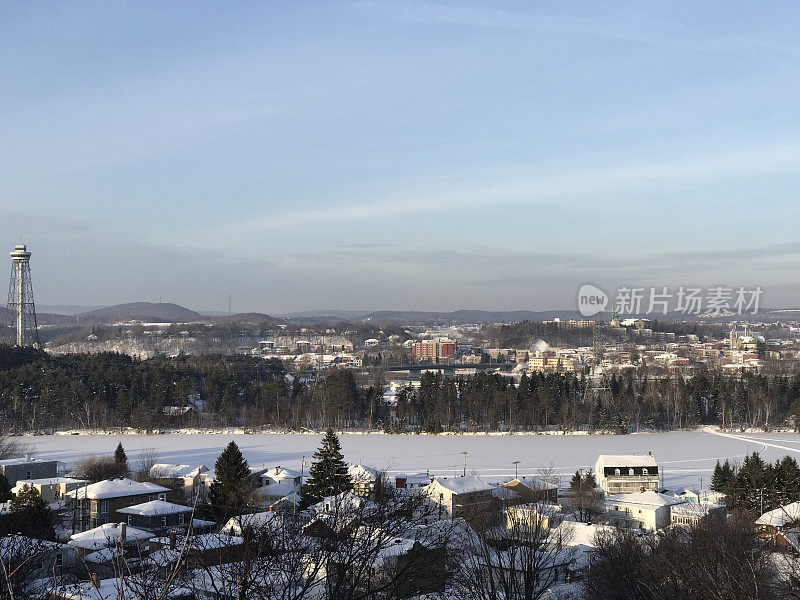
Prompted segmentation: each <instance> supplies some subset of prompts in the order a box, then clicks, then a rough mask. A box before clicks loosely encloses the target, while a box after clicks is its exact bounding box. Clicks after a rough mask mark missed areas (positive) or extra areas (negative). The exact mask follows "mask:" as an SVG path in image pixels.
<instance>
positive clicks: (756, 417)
mask: <svg viewBox="0 0 800 600" xmlns="http://www.w3.org/2000/svg"><path fill="white" fill-rule="evenodd" d="M7 350H8V348H5V349H3V348H0V358H2V357H3V355H4V352H5V351H7ZM6 365H7V366H6V368H5V369H2V370H0V426H2V428H3V429H4V430H5V431H17V432H24V431H48V430H53V429H56V428H66V427H81V428H90V429H91V428H111V427H128V426H132V427H136V428H141V429H151V428H157V427H159V428H160V427H164V426H196V425H210V426H229V425H236V426H244V427H258V426H273V427H281V428H289V429H294V430H300V429H303V428H311V429H324V428H327V427H334V428H337V429H374V428H377V427H382V428H384V430H386V431H391V432H407V431H421V432H440V431H462V430H475V431H497V430H500V431H540V430H545V429H559V430H563V431H574V430H581V429H583V430H586V429H588V430H590V431H598V432H599V431H616V432H620V433H625V432H628V431H635V430H638V429H663V430H669V429H681V428H691V427H696V426H698V425H704V424H718V425H721V426H722V427H724V428H729V429H730V428H745V427H762V428H764V429H768V428H770V427H773V426H776V425H784V424H787V423H793V424H794V425H795V427H797V426H798V425H800V375H760V374H754V373H746V374H743V375H741V376H732V375H724V374H722V373H717V372H712V371H706V372H700V373H698V374H695V375H692V376H689V377H683V376H672V377H666V376H665V377H653V376H652V375H648V374H647V373H644V372H627V373H623V374H614V375H610V376H609V377H608V379H607V389H606V390H604V391H603V392H602V393H599V392H598V393H587V381H586V380H585V378H584V377H583V376H582V375H580V374H573V373H564V374H559V373H537V372H534V373H530V374H523V375H522V376H521V378H520V379H519V380H518V381H515V380H514V379H512V378H510V377H506V376H503V375H500V374H497V373H492V374H489V373H479V374H476V375H474V376H470V377H447V376H445V375H443V374H442V373H439V372H437V373H431V372H428V373H423V375H422V377H421V381H420V385H419V387H411V386H409V387H407V388H406V389H402V390H400V392H399V393H398V394H397V396H396V397H395V401H394V402H393V404H392V405H391V406H390V405H388V404H387V403H386V402H385V401H384V399H383V392H384V388H385V383H386V381H387V374H386V373H385V372H383V371H382V370H381V369H380V368H371V369H364V370H362V371H359V372H356V371H353V370H349V369H337V368H333V369H330V370H328V371H327V372H325V373H321V374H317V375H316V377H313V378H306V377H304V376H303V374H300V373H289V372H287V370H286V368H285V366H284V365H283V363H281V362H280V361H277V360H264V359H262V358H257V357H251V356H226V355H200V356H183V355H182V356H178V357H174V358H167V357H154V358H150V359H146V360H139V359H135V358H131V357H129V356H125V355H120V354H113V353H104V354H95V355H88V354H74V355H65V356H54V357H53V356H49V355H47V354H44V353H38V354H36V355H35V356H33V357H31V358H29V359H27V360H26V361H23V364H18V363H17V362H14V361H7V362H6ZM165 407H171V408H170V409H167V410H166V411H165V410H164V409H165Z"/></svg>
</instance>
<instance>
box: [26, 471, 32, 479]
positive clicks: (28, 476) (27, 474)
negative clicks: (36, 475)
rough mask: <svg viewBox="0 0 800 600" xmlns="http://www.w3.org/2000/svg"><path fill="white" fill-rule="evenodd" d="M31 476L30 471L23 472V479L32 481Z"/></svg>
mask: <svg viewBox="0 0 800 600" xmlns="http://www.w3.org/2000/svg"><path fill="white" fill-rule="evenodd" d="M32 475H33V473H31V472H30V471H25V479H33V477H32Z"/></svg>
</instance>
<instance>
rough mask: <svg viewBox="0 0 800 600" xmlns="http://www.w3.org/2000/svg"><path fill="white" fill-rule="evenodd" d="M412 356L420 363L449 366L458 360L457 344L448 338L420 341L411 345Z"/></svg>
mask: <svg viewBox="0 0 800 600" xmlns="http://www.w3.org/2000/svg"><path fill="white" fill-rule="evenodd" d="M411 356H412V357H413V358H414V360H417V361H420V362H430V363H434V364H449V363H452V362H454V361H455V358H456V343H455V342H454V341H453V340H449V339H447V338H436V339H433V340H420V341H418V342H413V343H412V344H411Z"/></svg>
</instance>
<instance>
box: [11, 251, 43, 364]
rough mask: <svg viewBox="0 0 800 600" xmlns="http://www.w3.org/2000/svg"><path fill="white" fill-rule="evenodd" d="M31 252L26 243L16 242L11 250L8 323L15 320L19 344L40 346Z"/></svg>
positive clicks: (14, 326)
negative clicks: (32, 280) (32, 282)
mask: <svg viewBox="0 0 800 600" xmlns="http://www.w3.org/2000/svg"><path fill="white" fill-rule="evenodd" d="M30 260H31V253H30V252H28V251H27V249H26V248H25V244H14V250H13V251H12V252H11V282H10V283H9V285H8V304H7V305H6V309H7V310H6V324H7V325H8V324H9V323H8V321H10V320H13V322H14V325H13V328H14V330H15V331H16V345H17V346H34V347H36V348H38V347H39V329H38V327H37V325H36V308H35V307H34V305H33V285H32V284H31V267H30Z"/></svg>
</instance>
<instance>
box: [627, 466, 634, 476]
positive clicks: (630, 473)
mask: <svg viewBox="0 0 800 600" xmlns="http://www.w3.org/2000/svg"><path fill="white" fill-rule="evenodd" d="M628 475H633V467H631V468H630V469H628Z"/></svg>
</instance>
